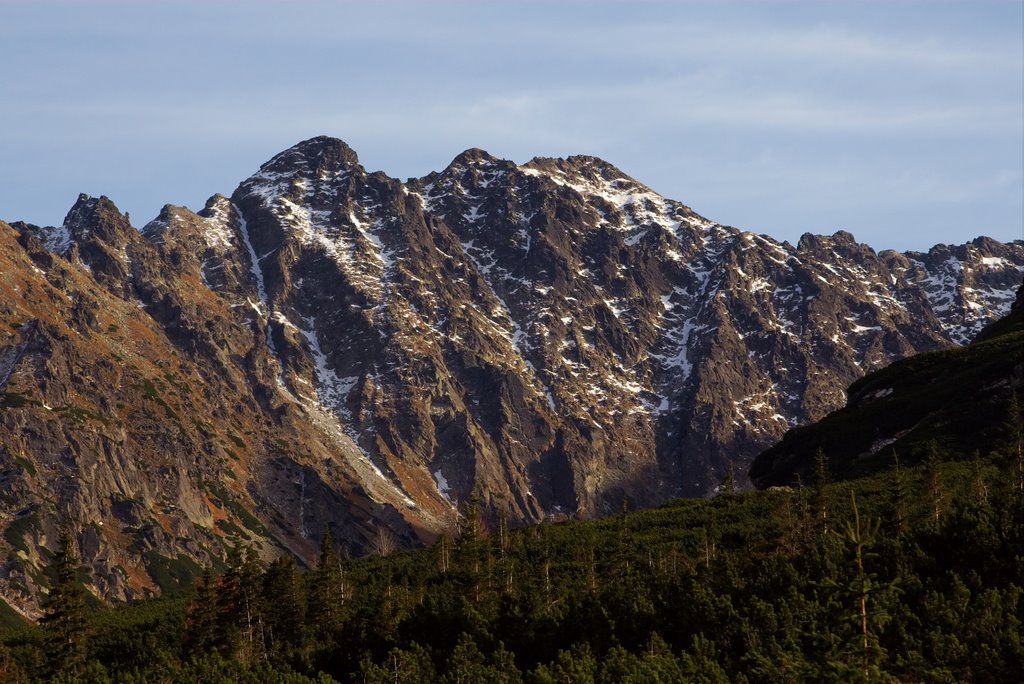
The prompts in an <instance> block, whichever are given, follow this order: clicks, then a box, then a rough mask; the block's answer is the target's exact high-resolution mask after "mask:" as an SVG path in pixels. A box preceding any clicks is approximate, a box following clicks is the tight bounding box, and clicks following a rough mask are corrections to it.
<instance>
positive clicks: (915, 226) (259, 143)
mask: <svg viewBox="0 0 1024 684" xmlns="http://www.w3.org/2000/svg"><path fill="white" fill-rule="evenodd" d="M137 5H138V4H137V3H130V2H124V1H123V0H102V1H99V2H95V3H89V6H88V7H81V6H80V4H79V3H75V2H69V1H67V0H64V1H61V2H48V3H29V2H23V1H20V0H18V1H7V2H0V36H2V37H3V38H4V41H5V44H6V45H8V48H9V55H10V61H9V68H8V69H7V70H5V72H4V73H3V74H2V75H0V85H3V87H4V90H5V92H7V93H8V97H9V102H11V103H12V105H11V106H9V107H7V108H5V109H4V110H3V111H2V112H0V151H2V152H3V158H4V159H5V160H7V161H8V164H6V165H4V167H3V170H2V171H0V218H2V219H4V220H7V221H18V220H24V221H27V222H30V223H35V224H38V225H59V224H60V222H61V221H62V220H63V217H64V215H65V214H66V212H67V210H68V209H69V208H70V207H71V205H72V204H73V203H74V200H75V198H76V197H77V196H78V194H79V193H82V192H84V193H86V194H89V195H93V196H99V195H106V196H108V197H110V198H111V199H112V200H113V201H114V202H115V204H117V206H118V207H119V208H120V209H121V210H122V211H126V212H128V213H130V214H131V215H132V216H134V217H136V221H140V220H141V221H142V224H143V225H144V223H145V222H148V221H149V220H151V219H152V218H155V217H156V216H157V215H158V214H159V211H160V209H161V208H162V207H163V205H164V204H174V205H178V206H188V207H190V208H193V209H199V208H201V207H202V206H203V204H204V203H205V200H206V199H207V198H208V197H210V196H212V195H214V194H217V193H220V194H224V195H230V194H231V192H232V191H233V189H234V188H235V187H236V186H237V185H238V183H240V182H241V181H242V180H244V179H245V178H247V177H248V176H249V175H251V174H252V173H254V172H255V171H256V170H257V169H258V168H259V165H260V164H262V163H263V162H264V161H266V160H268V159H270V158H271V157H272V156H273V155H275V154H277V153H278V152H280V151H281V150H284V149H286V148H288V147H290V146H291V145H294V144H295V143H297V142H298V141H300V140H304V139H307V138H310V137H314V136H316V135H329V136H331V137H336V138H340V139H342V140H345V141H346V142H347V143H348V144H349V145H350V146H351V147H352V148H353V149H354V150H356V152H357V153H358V154H359V156H360V160H361V163H362V164H363V165H364V167H365V168H367V169H368V170H370V171H374V170H380V171H383V172H384V173H386V174H388V175H389V176H392V177H395V178H399V179H403V180H404V179H407V178H414V177H421V176H423V175H426V174H427V173H430V172H431V171H439V170H441V169H443V168H444V167H445V166H446V165H447V164H448V163H449V162H450V161H451V160H452V159H453V158H455V156H457V155H458V154H459V153H460V152H461V151H463V150H465V149H469V148H472V147H479V148H482V149H485V150H487V151H488V152H490V153H491V154H493V155H494V156H496V157H500V158H503V159H510V160H513V161H515V162H516V163H517V164H522V163H524V162H525V161H527V160H529V159H531V158H533V157H538V156H539V157H566V156H570V155H572V154H584V155H590V156H596V157H600V158H602V159H604V160H606V161H607V162H609V163H611V164H613V165H615V166H616V167H618V168H620V169H621V170H622V171H623V172H624V173H626V174H627V175H629V176H631V177H633V178H635V179H637V180H638V181H640V182H641V183H643V184H645V185H647V186H649V187H651V188H652V189H653V190H655V191H656V192H658V193H659V194H661V195H663V196H665V197H667V198H670V199H673V200H677V201H680V202H682V203H684V204H686V205H687V206H690V207H692V208H693V209H694V211H696V212H697V213H699V214H701V215H703V216H705V217H707V218H709V219H711V220H713V221H716V222H719V223H721V224H723V225H729V226H734V227H737V228H740V229H742V230H747V231H751V232H754V233H759V234H765V235H769V236H771V237H772V238H774V239H776V240H779V241H789V242H791V243H794V244H795V242H796V240H797V239H799V236H800V235H801V234H803V233H807V232H809V233H814V234H826V235H828V234H832V233H834V232H835V231H837V230H845V231H847V232H850V233H852V234H853V235H854V236H855V237H856V238H857V240H858V241H859V242H862V243H865V244H868V245H870V246H871V247H872V248H873V249H875V250H877V251H883V250H886V249H897V250H900V251H907V250H915V251H924V250H927V249H928V248H929V247H931V246H932V245H935V244H962V243H965V242H968V241H970V240H972V239H974V238H976V237H979V236H987V237H991V238H993V239H995V240H998V241H1001V242H1010V241H1013V240H1018V239H1024V130H1022V128H1024V124H1022V123H1021V121H1022V118H1024V104H1022V100H1024V86H1022V81H1024V47H1022V46H1024V37H1022V33H1024V32H1022V30H1021V25H1022V21H1024V13H1022V6H1021V4H1020V3H1017V2H1012V1H1008V2H1001V1H993V2H970V3H968V2H918V1H906V2H899V3H890V4H883V3H858V4H856V5H853V4H838V3H828V2H772V3H754V2H728V3H719V4H715V3H706V2H690V3H666V2H654V1H647V2H637V3H630V4H628V5H623V4H618V3H609V2H601V3H579V2H566V3H560V4H558V5H556V6H547V5H544V4H542V3H536V2H523V3H518V4H517V5H515V6H512V7H510V6H497V5H486V6H482V7H481V6H475V5H471V4H468V3H465V2H458V1H449V2H440V3H435V4H433V5H431V6H430V7H429V8H428V7H424V6H422V5H419V4H417V3H411V2H389V3H385V4H382V5H375V6H373V7H354V6H338V5H336V4H334V3H326V2H311V3H307V4H304V5H302V6H301V7H280V6H277V5H275V4H273V3H267V2H253V3H240V2H237V1H231V2H219V3H201V2H196V1H194V0H192V1H186V2H180V3H175V4H173V5H171V4H166V3H146V4H144V5H141V6H137ZM55 7H56V8H57V9H59V10H61V11H59V12H54V11H53V9H54V8H55Z"/></svg>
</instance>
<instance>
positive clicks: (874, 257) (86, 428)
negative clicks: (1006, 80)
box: [0, 138, 1024, 606]
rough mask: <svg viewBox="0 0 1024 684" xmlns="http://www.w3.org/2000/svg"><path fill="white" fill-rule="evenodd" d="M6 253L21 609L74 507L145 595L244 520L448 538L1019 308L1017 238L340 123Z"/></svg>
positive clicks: (2, 341) (11, 514)
mask: <svg viewBox="0 0 1024 684" xmlns="http://www.w3.org/2000/svg"><path fill="white" fill-rule="evenodd" d="M0 259H2V261H0V294H2V297H0V307H3V308H2V309H0V315H2V319H3V324H4V325H3V327H2V328H0V371H2V372H0V391H3V392H4V393H5V395H4V396H5V397H6V399H5V400H4V403H3V405H2V406H0V465H2V467H3V471H2V473H0V487H3V490H2V491H0V501H2V502H3V508H2V511H0V512H2V514H3V515H4V517H5V519H6V523H5V524H6V528H7V530H8V532H7V533H6V534H5V540H6V544H7V546H8V549H9V552H8V554H9V559H10V560H9V561H8V563H7V565H6V566H5V568H4V570H3V574H4V577H5V578H6V579H5V581H6V590H5V595H6V596H8V598H9V600H12V601H14V602H16V603H19V602H20V603H21V604H23V605H26V606H28V605H29V604H30V603H31V599H32V595H33V587H34V583H35V579H36V577H38V567H39V565H40V562H41V560H42V554H41V552H40V549H41V548H42V547H44V546H46V545H47V544H49V542H50V541H51V540H52V538H53V521H54V519H55V516H57V515H62V514H63V515H71V516H72V517H73V518H74V519H75V520H77V521H79V522H80V523H81V525H82V529H83V530H84V531H83V532H82V535H81V539H80V543H81V544H82V549H83V552H84V551H85V550H86V549H95V551H94V552H92V554H91V555H90V554H89V553H86V554H85V555H86V558H87V561H88V563H89V564H90V565H91V567H92V568H93V569H94V577H95V578H96V589H97V590H98V591H99V592H100V593H101V594H103V595H105V596H108V597H111V598H126V597H131V596H135V595H138V594H139V593H140V592H144V591H147V590H155V589H157V588H159V586H160V585H161V584H167V583H168V582H169V581H171V580H168V577H170V578H171V579H172V580H173V578H175V577H184V576H185V575H187V570H188V569H189V568H190V567H191V565H190V564H191V563H193V562H200V563H201V562H204V561H206V560H208V559H209V558H211V557H213V556H216V555H218V554H219V553H220V551H221V549H222V544H223V539H224V538H225V537H226V536H228V535H230V534H231V533H239V534H242V535H243V536H247V537H249V538H251V539H253V540H254V541H256V542H258V543H260V544H262V548H263V550H264V552H265V553H266V554H267V555H270V554H273V553H276V552H279V551H278V550H279V549H281V548H286V549H289V550H291V551H293V552H295V553H297V554H298V555H300V556H301V557H304V558H307V559H308V558H310V557H311V554H312V552H313V547H314V546H315V544H316V541H317V540H318V539H319V537H320V534H321V533H322V531H323V529H324V527H325V526H326V527H329V528H330V529H331V530H332V532H333V533H334V536H335V539H336V540H339V541H341V542H343V543H345V544H347V545H348V548H349V549H350V550H351V551H352V552H355V553H358V552H363V551H365V550H366V549H367V548H368V547H369V546H370V545H371V544H372V540H373V539H374V538H375V537H376V536H377V535H379V534H381V533H382V532H381V530H384V529H386V530H388V531H389V533H390V534H394V535H396V536H398V537H399V538H402V539H404V540H405V541H406V542H407V543H412V542H413V541H415V540H416V539H420V540H426V539H429V538H430V536H431V534H433V533H435V532H437V531H438V530H440V529H443V528H445V527H447V526H448V525H450V524H451V523H452V521H453V520H454V519H455V516H456V512H455V507H456V506H457V505H458V503H459V502H461V501H464V500H465V499H466V498H467V497H469V495H470V494H471V492H473V491H474V490H475V491H477V492H478V493H479V495H480V496H481V498H482V500H483V505H484V507H485V509H486V510H488V511H490V512H492V513H493V512H497V511H504V512H505V513H506V515H507V516H508V517H509V519H511V520H513V521H534V520H539V519H542V518H544V517H547V516H551V515H559V514H565V515H583V516H594V515H601V514H602V513H605V512H608V511H611V510H615V509H617V508H618V507H620V506H621V502H622V499H623V497H624V496H625V497H628V498H629V500H630V501H631V502H632V503H633V504H634V505H650V504H656V503H658V502H661V501H664V500H665V499H667V498H670V497H674V496H700V495H704V494H707V493H709V492H710V491H712V490H713V489H714V487H715V486H717V484H718V483H719V482H720V481H721V480H722V478H723V477H724V475H725V473H726V472H727V471H728V469H729V468H730V467H735V470H736V473H737V474H740V473H745V472H746V466H747V465H748V464H749V461H750V459H751V458H752V457H753V455H755V454H756V453H758V452H759V451H760V450H762V449H764V448H765V447H767V446H768V445H770V444H771V443H773V442H774V441H775V440H777V439H778V438H779V437H781V436H782V434H783V433H784V432H785V431H786V430H787V429H788V428H789V427H791V426H794V425H797V424H801V423H805V422H809V421H812V420H815V419H817V418H819V417H821V416H823V415H824V414H826V413H827V412H828V411H830V410H832V409H835V408H837V407H839V406H841V405H842V404H843V402H844V393H843V389H844V388H845V387H846V386H847V385H848V384H849V383H850V382H851V381H853V380H854V379H856V378H858V377H860V376H861V375H863V374H864V373H865V372H866V371H869V370H872V369H875V368H879V367H881V366H884V365H886V364H888V363H889V362H891V361H892V360H894V359H897V358H900V357H903V356H906V355H908V354H911V353H914V352H918V351H924V350H930V349H937V348H941V347H945V346H950V345H952V344H955V343H960V342H962V341H964V340H965V339H967V338H968V337H970V336H971V335H972V334H973V332H974V331H975V330H977V329H979V328H980V327H981V326H983V325H985V324H986V323H988V322H989V321H991V320H992V319H994V318H995V317H997V316H998V315H1000V314H1001V313H1003V312H1004V311H1005V310H1007V309H1008V308H1009V306H1010V303H1011V302H1012V300H1013V291H1014V289H1015V288H1016V286H1017V285H1018V284H1019V281H1020V277H1021V271H1022V270H1024V244H1022V243H1013V244H1009V245H1003V244H1000V243H997V242H994V241H992V240H988V239H985V238H979V239H978V240H975V241H974V242H972V243H970V244H968V245H963V246H958V247H948V246H939V247H936V248H934V249H932V250H931V251H930V252H929V253H927V254H917V253H910V254H898V253H895V252H883V253H880V254H876V253H875V252H874V251H872V250H871V249H870V248H868V247H866V246H864V245H860V244H858V243H856V242H855V240H854V239H853V237H852V236H850V235H849V234H846V233H842V232H840V233H836V234H835V235H832V236H830V237H823V236H811V235H806V236H804V237H803V238H802V239H801V240H800V243H799V244H798V245H797V246H795V247H794V246H792V245H790V244H788V243H779V242H776V241H774V240H772V239H770V238H767V237H765V236H760V235H754V234H752V233H748V232H744V231H740V230H737V229H734V228H729V227H725V226H721V225H718V224H716V223H714V222H712V221H709V220H707V219H705V218H702V217H701V216H699V215H697V214H696V213H694V212H693V211H692V210H691V209H689V208H688V207H686V206H684V205H682V204H680V203H678V202H675V201H672V200H669V199H666V198H663V197H661V196H659V195H657V194H656V193H654V192H653V191H651V190H650V189H649V188H647V187H645V186H643V185H642V184H640V183H639V182H637V181H635V180H633V179H631V178H629V177H628V176H626V175H624V174H623V173H622V172H620V171H619V170H617V169H615V168H614V167H612V166H611V165H609V164H607V163H606V162H603V161H601V160H599V159H595V158H591V157H570V158H569V159H535V160H533V161H531V162H529V163H527V164H523V165H517V164H515V163H513V162H510V161H506V160H500V159H495V158H494V157H491V156H490V155H488V154H487V153H485V152H483V151H480V150H469V151H467V152H465V153H463V154H461V155H459V156H458V157H457V158H456V159H455V160H454V161H453V162H452V163H451V164H450V165H449V166H448V168H446V169H444V170H443V171H441V172H439V173H433V174H431V175H429V176H427V177H425V178H421V179H411V180H409V181H407V182H405V183H403V182H400V181H398V180H396V179H393V178H390V177H388V176H386V175H384V174H382V173H379V172H378V173H368V172H366V171H365V170H364V169H363V168H362V167H361V166H360V165H359V163H358V160H357V158H356V155H355V153H354V152H353V151H352V150H351V149H349V148H348V147H347V146H346V145H345V144H344V143H342V142H341V141H338V140H334V139H330V138H315V139H312V140H308V141H305V142H303V143H300V144H299V145H296V146H295V147H293V148H291V149H289V150H286V151H285V152H282V153H281V154H279V155H277V156H276V157H274V158H273V159H272V160H270V161H269V162H267V164H265V165H264V166H263V167H262V168H261V169H260V170H259V172H257V173H256V174H255V175H253V176H252V177H250V178H249V179H247V180H246V181H244V182H243V183H242V184H241V185H240V186H239V187H238V189H237V190H236V191H235V192H234V193H233V195H232V196H231V197H230V198H227V197H223V196H220V195H217V196H214V197H213V198H212V199H211V200H210V201H209V202H208V203H207V206H206V207H205V208H204V209H203V210H202V211H200V212H199V213H193V212H191V211H189V210H187V209H184V208H178V207H171V206H168V207H165V208H164V210H163V211H162V212H161V214H160V216H159V217H158V218H157V219H155V220H154V221H152V222H150V223H149V224H148V225H146V226H145V227H144V228H143V229H142V230H141V231H137V230H135V229H133V228H132V227H131V226H130V225H129V224H128V221H127V219H126V218H125V217H124V216H122V215H121V214H120V213H119V212H118V211H117V209H116V208H115V207H114V206H113V204H112V203H111V202H110V201H109V200H107V199H106V198H100V199H98V200H97V199H92V198H88V197H84V196H83V197H81V198H79V201H78V202H77V203H76V205H75V206H74V208H73V209H72V210H71V212H70V213H69V214H68V217H67V219H66V221H65V223H64V225H63V226H62V227H61V228H38V227H35V226H28V225H24V224H13V225H12V226H7V225H6V224H0ZM90 530H91V532H90ZM158 579H159V581H158Z"/></svg>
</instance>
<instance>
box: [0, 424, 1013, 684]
mask: <svg viewBox="0 0 1024 684" xmlns="http://www.w3.org/2000/svg"><path fill="white" fill-rule="evenodd" d="M1018 422H1019V421H1018ZM1018 433H1019V426H1018ZM1011 437H1012V435H1011ZM1017 439H1018V440H1019V439H1020V435H1019V434H1017ZM1003 452H1004V453H1010V452H1009V450H1007V449H1004V450H1003ZM908 460H909V461H915V460H916V461H918V463H917V464H916V465H913V466H909V467H908V466H904V465H901V464H900V461H899V459H898V458H897V457H896V455H895V454H893V462H892V465H891V466H890V467H889V468H888V469H887V470H885V471H882V472H879V473H876V474H875V475H872V476H868V477H863V478H860V479H856V480H850V481H844V482H831V481H830V480H831V478H830V470H831V469H830V466H829V464H828V459H827V457H826V455H825V454H823V453H821V454H819V456H818V459H817V462H816V464H815V467H814V475H813V477H812V478H811V480H812V481H810V482H808V483H807V484H806V485H805V486H801V487H797V488H785V489H774V490H770V491H759V492H735V491H732V488H731V485H730V483H729V482H728V481H727V482H725V483H723V487H722V493H721V494H720V495H719V496H717V497H715V498H713V499H709V500H679V501H676V502H673V503H670V504H668V505H665V506H662V507H660V508H657V509H649V510H640V511H628V510H627V509H628V503H629V502H628V501H624V502H623V511H622V513H621V514H619V515H616V516H612V517H609V518H605V519H602V520H598V521H591V522H578V521H565V522H558V523H548V524H542V525H538V526H532V527H528V528H521V529H514V530H510V529H507V528H506V526H505V525H504V524H503V522H502V520H501V518H500V516H499V517H498V518H497V521H496V522H495V523H493V524H484V522H483V516H482V515H480V513H479V512H478V511H476V510H475V508H474V506H473V504H472V503H470V504H469V505H467V506H466V507H465V508H464V510H463V516H462V520H463V523H462V525H461V528H460V529H459V530H458V531H457V533H455V534H453V535H452V538H448V537H442V538H440V539H438V540H437V542H436V543H435V544H434V545H433V546H432V547H431V548H428V549H421V550H415V551H391V550H390V549H389V545H387V544H382V545H380V551H381V554H379V555H377V556H376V557H371V558H361V559H349V560H342V559H340V558H338V556H337V554H336V553H335V552H334V550H333V548H332V545H331V541H330V538H329V537H325V538H324V540H323V542H322V548H321V554H320V558H319V561H318V563H317V564H316V566H315V567H313V568H311V569H308V570H307V569H300V568H299V567H297V566H296V563H295V561H294V560H293V559H292V558H291V557H290V556H282V557H281V558H279V559H278V560H276V561H275V562H273V563H271V564H270V565H269V566H265V565H261V564H260V563H259V562H258V561H257V560H256V557H255V554H254V553H253V550H252V549H251V548H249V547H247V546H246V544H245V543H244V542H243V541H239V542H238V543H237V544H236V545H235V546H234V549H233V550H232V552H231V553H230V554H229V555H228V557H227V558H225V559H224V565H223V567H222V568H218V569H216V571H214V570H213V569H211V570H209V571H207V572H206V573H204V574H203V575H202V576H201V577H200V578H197V581H196V582H195V585H194V588H193V589H191V590H190V591H189V592H187V593H184V594H180V595H176V596H165V597H163V598H159V599H155V600H150V601H144V602H140V603H137V604H133V605H125V606H119V607H114V608H97V607H92V608H91V607H89V605H88V604H87V602H86V600H85V596H84V592H83V591H82V589H81V588H80V586H79V582H80V579H81V577H80V576H79V575H78V573H77V572H76V568H75V558H74V551H73V548H72V545H71V543H70V537H69V536H67V535H66V534H65V535H64V536H62V543H61V545H60V548H59V550H58V551H57V552H55V553H54V554H53V558H52V562H51V571H52V576H53V582H54V584H53V589H52V590H51V593H50V597H49V599H48V600H47V602H46V604H45V608H46V618H45V619H44V620H43V621H42V623H41V624H39V625H33V626H11V627H8V628H5V629H4V631H3V638H2V653H0V671H2V673H3V675H2V676H3V681H10V682H18V681H40V680H51V681H58V682H71V681H95V682H107V681H111V682H112V681H118V682H138V683H141V682H183V681H190V682H267V681H281V682H303V681H323V682H328V681H339V682H538V683H540V682H800V681H835V682H850V681H869V682H876V681H904V682H953V681H956V682H959V681H975V682H1007V681H1018V680H1019V677H1020V673H1021V672H1022V671H1024V646H1022V644H1021V620H1022V618H1024V601H1022V600H1021V592H1022V587H1024V491H1022V482H1021V475H1020V463H1019V459H1014V458H1012V457H1001V458H998V459H994V460H982V459H981V458H979V457H978V456H977V455H975V456H973V457H971V456H967V457H963V455H961V454H950V453H944V452H943V451H942V450H941V448H940V447H939V446H938V445H937V444H934V443H933V444H931V445H929V446H928V448H927V449H925V450H924V453H921V454H917V455H916V458H915V457H913V456H911V458H909V459H908Z"/></svg>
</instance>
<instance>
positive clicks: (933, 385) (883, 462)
mask: <svg viewBox="0 0 1024 684" xmlns="http://www.w3.org/2000/svg"><path fill="white" fill-rule="evenodd" d="M1013 392H1017V393H1018V394H1019V395H1020V394H1024V285H1022V286H1021V288H1020V289H1019V290H1018V294H1017V302H1016V304H1015V305H1014V307H1013V309H1012V311H1011V312H1010V313H1009V314H1007V315H1006V316H1005V317H1003V318H1002V319H1000V320H999V321H997V322H995V323H993V324H992V325H990V326H989V327H987V328H985V329H984V330H983V331H982V332H981V334H980V335H979V336H978V339H977V341H975V342H972V343H971V344H968V345H967V346H965V347H960V348H955V349H946V350H942V351H935V352H929V353H925V354H919V355H916V356H912V357H910V358H907V359H903V360H901V361H897V362H895V363H893V364H892V365H891V366H889V367H887V368H885V369H883V370H880V371H877V372H874V373H871V374H870V375H868V376H866V377H864V378H862V379H860V380H858V381H857V382H855V383H854V384H853V385H851V386H850V389H849V392H848V396H849V399H848V401H847V405H846V406H845V407H844V408H842V409H840V410H838V411H836V412H834V413H831V414H829V415H828V416H826V417H825V418H824V419H822V420H820V421H818V422H817V423H814V424H812V425H808V426H806V427H801V428H796V429H794V430H791V431H790V432H788V433H787V434H786V436H785V437H784V438H783V439H782V441H781V442H779V443H778V444H776V445H775V446H773V447H772V448H771V449H768V450H767V451H765V452H764V453H762V454H760V455H759V456H758V457H757V458H756V459H755V460H754V464H753V466H752V467H751V470H750V477H751V479H752V480H753V481H754V483H755V484H756V485H757V486H759V487H766V486H770V485H780V484H782V485H785V484H791V483H792V482H793V480H794V478H795V477H796V476H797V475H800V476H801V477H802V478H803V479H804V481H806V480H807V477H808V473H809V471H810V469H811V464H812V462H813V459H814V456H815V454H816V452H817V449H818V448H821V449H822V450H823V451H824V452H825V453H826V454H827V456H828V458H829V463H830V467H831V470H832V471H833V473H834V474H836V475H838V476H840V477H853V476H857V475H861V474H864V473H866V472H870V471H872V470H875V469H878V468H882V467H886V466H888V465H890V464H891V463H892V462H893V453H894V451H895V452H896V453H897V454H899V455H900V456H901V458H902V459H903V461H904V463H912V462H914V461H916V460H920V459H921V458H922V455H923V453H924V452H925V449H926V448H927V445H928V443H929V442H930V441H931V440H935V442H936V444H937V445H938V446H939V447H940V448H942V449H945V450H951V451H954V452H957V453H962V454H968V453H972V452H974V451H975V450H978V451H979V453H981V455H983V456H987V455H988V454H989V453H991V452H992V451H993V450H996V451H999V450H1000V442H1001V441H1002V440H1003V439H1005V435H1004V424H1005V423H1006V421H1007V420H1008V416H1009V405H1010V399H1011V394H1012V393H1013Z"/></svg>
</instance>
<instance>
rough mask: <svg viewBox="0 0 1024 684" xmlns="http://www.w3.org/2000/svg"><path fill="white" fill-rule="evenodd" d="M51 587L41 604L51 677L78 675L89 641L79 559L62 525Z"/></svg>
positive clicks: (53, 559)
mask: <svg viewBox="0 0 1024 684" xmlns="http://www.w3.org/2000/svg"><path fill="white" fill-rule="evenodd" d="M49 570H50V572H51V573H52V575H53V586H52V587H51V588H50V594H49V595H48V596H47V597H46V600H45V601H44V602H43V611H44V613H43V618H42V620H41V622H42V623H43V625H45V627H46V632H47V636H46V642H47V649H48V655H49V659H50V669H51V671H52V672H53V673H55V674H56V673H66V674H69V675H72V676H74V675H77V674H78V673H80V672H81V671H82V669H83V668H84V666H85V655H86V653H85V650H86V644H87V641H88V631H87V627H88V622H87V620H86V603H85V589H84V588H83V587H82V584H81V582H80V581H79V579H78V571H79V564H78V555H77V553H76V551H75V544H74V538H73V537H72V535H71V527H70V525H69V524H68V523H67V522H66V521H65V522H64V523H61V526H60V531H59V533H58V545H57V550H56V551H55V552H54V553H53V556H52V557H51V559H50V565H49Z"/></svg>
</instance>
